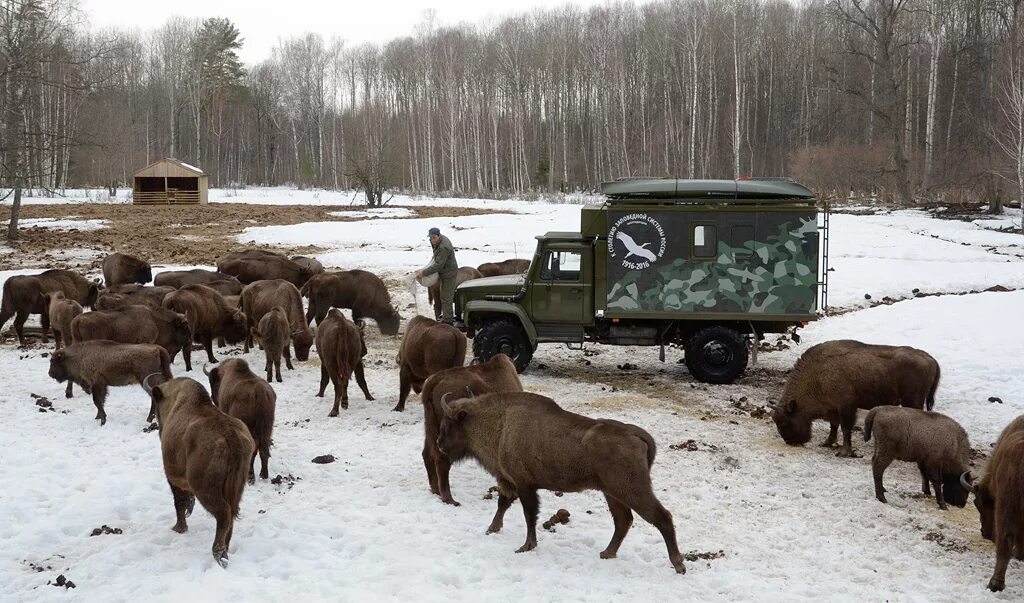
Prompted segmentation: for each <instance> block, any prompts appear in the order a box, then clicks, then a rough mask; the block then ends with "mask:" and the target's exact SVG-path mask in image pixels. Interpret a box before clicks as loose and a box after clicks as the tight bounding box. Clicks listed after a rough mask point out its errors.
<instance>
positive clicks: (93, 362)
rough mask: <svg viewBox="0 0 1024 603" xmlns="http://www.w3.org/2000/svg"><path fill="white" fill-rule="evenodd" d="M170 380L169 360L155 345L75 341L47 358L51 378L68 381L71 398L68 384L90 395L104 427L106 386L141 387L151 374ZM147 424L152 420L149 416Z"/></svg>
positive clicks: (105, 421)
mask: <svg viewBox="0 0 1024 603" xmlns="http://www.w3.org/2000/svg"><path fill="white" fill-rule="evenodd" d="M154 373H156V374H158V375H160V376H161V377H162V378H164V379H170V378H171V357H170V356H168V355H167V350H165V349H163V348H162V347H160V346H157V345H151V344H137V343H136V344H133V343H117V342H115V341H104V340H100V341H83V342H81V343H79V342H75V343H73V344H71V345H69V346H67V347H65V348H63V349H60V350H57V351H56V352H54V353H53V355H52V356H50V373H49V374H50V377H52V378H54V379H56V380H57V382H58V383H64V382H65V381H67V383H68V386H67V391H66V392H65V395H66V396H67V397H68V398H70V397H71V384H72V383H77V384H78V385H79V386H81V388H82V389H84V390H85V391H86V392H87V393H91V394H92V401H93V404H95V405H96V418H97V419H99V421H100V425H106V424H107V413H106V411H104V410H103V403H104V402H105V401H106V399H107V387H110V386H119V385H132V384H135V383H138V384H139V385H141V384H142V382H143V380H145V379H146V377H147V376H149V375H151V374H154ZM146 420H147V421H151V420H152V413H150V416H149V418H147V419H146Z"/></svg>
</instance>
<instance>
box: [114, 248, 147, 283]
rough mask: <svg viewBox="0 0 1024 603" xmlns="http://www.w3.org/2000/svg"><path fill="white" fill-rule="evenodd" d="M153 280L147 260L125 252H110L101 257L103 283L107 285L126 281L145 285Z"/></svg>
mask: <svg viewBox="0 0 1024 603" xmlns="http://www.w3.org/2000/svg"><path fill="white" fill-rule="evenodd" d="M151 280H153V270H152V268H150V267H149V262H147V261H146V260H140V259H139V258H137V257H133V256H130V255H128V254H125V253H112V254H110V255H108V256H107V257H106V258H104V259H103V284H105V285H106V286H108V287H112V286H114V285H123V284H126V283H139V284H140V285H145V284H146V283H148V282H150V281H151Z"/></svg>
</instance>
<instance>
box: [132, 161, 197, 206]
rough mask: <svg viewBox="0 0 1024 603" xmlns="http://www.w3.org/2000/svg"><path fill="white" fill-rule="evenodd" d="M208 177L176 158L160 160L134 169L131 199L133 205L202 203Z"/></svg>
mask: <svg viewBox="0 0 1024 603" xmlns="http://www.w3.org/2000/svg"><path fill="white" fill-rule="evenodd" d="M208 180H209V177H208V176H207V175H206V174H205V173H203V170H201V169H199V168H197V167H195V166H194V165H189V164H187V163H185V162H182V161H178V160H177V159H171V158H166V159H161V160H159V161H157V162H155V163H151V164H149V165H147V166H146V167H144V168H142V169H141V170H139V171H137V172H135V175H134V181H135V184H134V186H133V188H132V202H133V203H134V204H136V205H164V204H174V205H177V204H179V203H203V204H205V203H206V202H207V200H208V192H207V191H208Z"/></svg>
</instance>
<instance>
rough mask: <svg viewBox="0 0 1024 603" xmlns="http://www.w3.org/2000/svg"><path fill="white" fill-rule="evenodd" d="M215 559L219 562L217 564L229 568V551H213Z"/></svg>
mask: <svg viewBox="0 0 1024 603" xmlns="http://www.w3.org/2000/svg"><path fill="white" fill-rule="evenodd" d="M213 560H214V561H216V562H217V565H219V566H221V567H222V568H224V569H228V554H227V552H217V551H214V552H213Z"/></svg>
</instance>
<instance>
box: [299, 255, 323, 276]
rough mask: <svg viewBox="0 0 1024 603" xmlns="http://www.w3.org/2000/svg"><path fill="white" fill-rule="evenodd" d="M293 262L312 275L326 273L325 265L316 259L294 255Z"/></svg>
mask: <svg viewBox="0 0 1024 603" xmlns="http://www.w3.org/2000/svg"><path fill="white" fill-rule="evenodd" d="M292 261H293V262H295V263H296V264H298V265H299V266H300V267H301V268H303V269H304V270H306V271H307V272H309V274H310V275H313V274H320V273H321V272H323V271H324V265H323V264H321V263H320V261H319V260H316V259H314V258H307V257H305V256H302V255H293V256H292Z"/></svg>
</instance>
